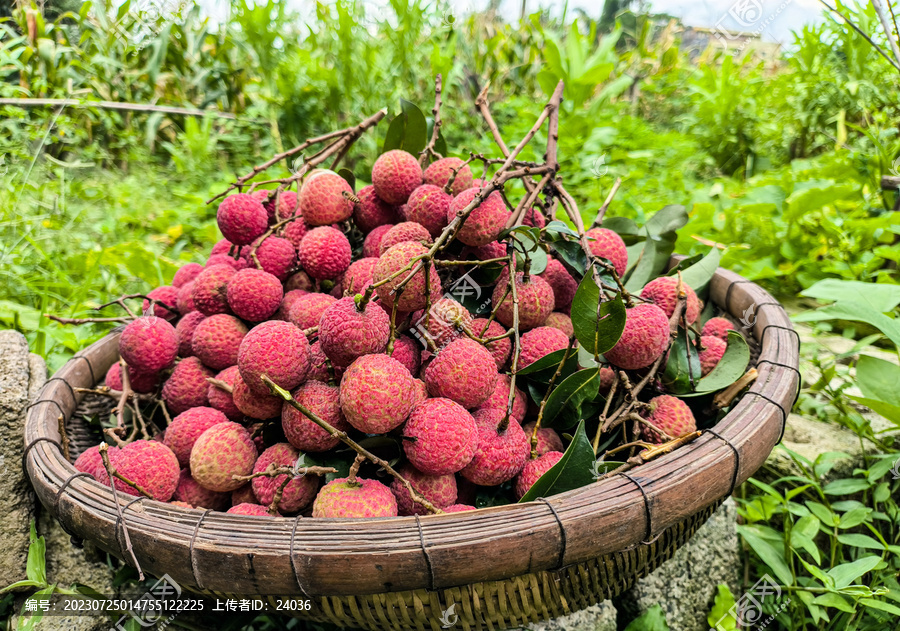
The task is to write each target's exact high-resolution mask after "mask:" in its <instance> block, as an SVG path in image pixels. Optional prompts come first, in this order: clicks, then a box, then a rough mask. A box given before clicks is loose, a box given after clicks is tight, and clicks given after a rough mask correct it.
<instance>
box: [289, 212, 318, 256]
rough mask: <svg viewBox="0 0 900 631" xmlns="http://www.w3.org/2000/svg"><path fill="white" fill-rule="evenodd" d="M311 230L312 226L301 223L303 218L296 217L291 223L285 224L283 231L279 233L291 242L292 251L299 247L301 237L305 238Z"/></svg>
mask: <svg viewBox="0 0 900 631" xmlns="http://www.w3.org/2000/svg"><path fill="white" fill-rule="evenodd" d="M310 230H312V226H310V225H309V224H308V223H306V222H305V221H303V217H300V216H299V215H298V216H297V218H296V219H294V220H293V221H291V222H290V223H288V224H285V226H284V229H283V230H282V232H281V235H282V236H283V237H284V238H285V239H287V240H288V241H290V242H291V245H293V246H294V249H296V248H298V247H300V242H301V241H303V237H305V236H306V233H308V232H309V231H310Z"/></svg>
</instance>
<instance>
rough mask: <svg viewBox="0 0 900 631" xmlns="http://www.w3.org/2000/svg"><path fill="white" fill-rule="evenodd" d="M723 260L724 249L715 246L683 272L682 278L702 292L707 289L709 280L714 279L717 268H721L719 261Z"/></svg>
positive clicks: (692, 287) (698, 291) (695, 289)
mask: <svg viewBox="0 0 900 631" xmlns="http://www.w3.org/2000/svg"><path fill="white" fill-rule="evenodd" d="M721 260H722V251H721V250H720V249H719V248H717V247H713V248H712V249H711V250H710V251H709V254H707V255H706V256H704V257H703V258H702V259H700V260H699V261H697V262H696V263H694V264H693V265H691V266H690V267H689V268H687V269H686V270H684V271H683V272H681V280H683V281H684V283H685V284H686V285H687V286H688V287H690V288H691V289H693V290H694V291H695V292H697V293H698V294H700V293H701V292H703V291H705V290H706V287H707V285H709V281H710V280H712V277H713V276H714V275H715V273H716V270H717V269H719V262H720V261H721Z"/></svg>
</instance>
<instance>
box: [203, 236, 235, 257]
mask: <svg viewBox="0 0 900 631" xmlns="http://www.w3.org/2000/svg"><path fill="white" fill-rule="evenodd" d="M233 247H234V244H233V243H232V242H231V241H229V240H228V239H219V240H218V241H216V244H215V245H214V246H212V249H211V250H210V251H209V255H210V256H216V255H217V254H228V253H229V252H231V248H233Z"/></svg>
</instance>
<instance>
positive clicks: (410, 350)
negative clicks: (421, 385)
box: [391, 335, 422, 377]
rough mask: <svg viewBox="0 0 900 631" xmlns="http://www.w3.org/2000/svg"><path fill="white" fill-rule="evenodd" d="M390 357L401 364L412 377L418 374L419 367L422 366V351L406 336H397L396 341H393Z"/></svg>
mask: <svg viewBox="0 0 900 631" xmlns="http://www.w3.org/2000/svg"><path fill="white" fill-rule="evenodd" d="M391 357H393V358H394V359H396V360H397V361H398V362H400V363H401V364H403V367H404V368H406V369H407V370H408V371H409V374H410V375H412V376H413V377H415V376H416V375H418V374H419V366H421V364H422V349H421V347H420V346H419V344H418V343H416V342H415V341H414V340H413V339H412V338H410V337H407V336H406V335H399V336H397V339H395V340H394V350H393V351H392V352H391Z"/></svg>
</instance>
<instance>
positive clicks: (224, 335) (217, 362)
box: [191, 313, 248, 370]
mask: <svg viewBox="0 0 900 631" xmlns="http://www.w3.org/2000/svg"><path fill="white" fill-rule="evenodd" d="M247 332H248V329H247V326H246V325H245V324H244V323H243V322H241V321H240V320H238V319H237V318H235V317H234V316H231V315H227V314H224V313H218V314H216V315H211V316H209V317H208V318H206V319H205V320H202V321H201V322H200V323H198V324H197V327H196V328H195V329H194V335H193V337H192V338H191V349H192V350H193V352H194V355H196V356H197V357H198V358H199V359H200V361H202V362H203V363H204V364H206V365H207V366H209V367H210V368H212V369H213V370H224V369H225V368H228V367H229V366H234V365H235V364H237V360H238V350H239V349H240V347H241V342H242V341H243V340H244V336H246V335H247Z"/></svg>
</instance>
